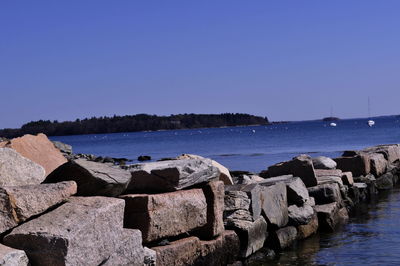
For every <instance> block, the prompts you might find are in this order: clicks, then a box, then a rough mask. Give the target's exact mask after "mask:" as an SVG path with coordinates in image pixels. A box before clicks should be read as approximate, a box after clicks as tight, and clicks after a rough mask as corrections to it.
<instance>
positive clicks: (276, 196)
mask: <svg viewBox="0 0 400 266" xmlns="http://www.w3.org/2000/svg"><path fill="white" fill-rule="evenodd" d="M286 193H287V192H286V185H285V183H283V182H279V183H276V184H274V185H271V186H262V191H261V204H262V205H261V206H262V214H263V216H264V217H266V220H267V221H268V223H269V224H271V225H272V226H274V227H278V228H279V227H284V226H285V225H286V224H287V223H288V221H289V217H288V203H287V194H286Z"/></svg>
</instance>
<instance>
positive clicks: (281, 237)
mask: <svg viewBox="0 0 400 266" xmlns="http://www.w3.org/2000/svg"><path fill="white" fill-rule="evenodd" d="M296 239H297V229H296V227H294V226H287V227H284V228H281V229H279V230H276V231H274V232H272V233H271V234H270V237H269V238H268V245H269V246H270V247H272V248H273V249H275V250H278V251H280V250H283V249H285V248H288V247H289V246H291V245H292V244H293V242H294V241H296Z"/></svg>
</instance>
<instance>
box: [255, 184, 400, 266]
mask: <svg viewBox="0 0 400 266" xmlns="http://www.w3.org/2000/svg"><path fill="white" fill-rule="evenodd" d="M353 215H354V216H352V218H351V219H350V223H348V224H346V225H344V226H343V227H341V228H339V229H338V231H337V232H335V233H321V234H318V235H315V236H313V237H311V238H309V239H306V240H304V241H300V242H298V243H297V244H296V245H295V246H293V247H292V248H291V249H289V250H286V251H284V252H283V253H281V254H280V256H279V258H278V259H276V260H274V261H269V262H260V263H259V264H255V265H292V266H294V265H381V266H383V265H400V189H399V188H396V189H394V190H393V191H392V192H389V193H385V194H384V195H381V196H380V198H379V201H377V202H372V203H370V204H364V205H360V206H359V207H358V208H357V210H356V212H355V213H354V214H353Z"/></svg>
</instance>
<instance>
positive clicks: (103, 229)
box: [4, 197, 143, 266]
mask: <svg viewBox="0 0 400 266" xmlns="http://www.w3.org/2000/svg"><path fill="white" fill-rule="evenodd" d="M123 212H124V201H123V200H121V199H114V198H106V197H86V198H82V197H76V198H74V197H73V198H71V199H70V200H69V202H67V203H65V204H64V205H62V206H60V207H58V208H57V209H55V210H53V211H51V212H49V213H46V214H44V215H42V216H40V217H38V218H36V219H34V220H31V221H29V222H27V223H25V224H23V225H20V226H19V227H17V228H15V229H14V230H13V231H12V232H11V233H10V234H9V235H7V236H5V238H4V243H5V244H6V245H8V246H10V247H13V248H17V249H22V250H24V251H25V252H26V253H27V255H28V257H29V260H30V261H31V263H32V264H33V265H52V266H57V265H99V264H101V263H103V262H105V261H107V259H109V258H110V257H111V256H112V255H113V254H114V253H116V252H118V250H119V248H120V246H121V242H123V239H125V237H126V233H125V232H126V231H125V230H123V215H124V213H123ZM136 240H137V241H140V240H141V239H136ZM142 258H143V257H142ZM142 263H143V260H142Z"/></svg>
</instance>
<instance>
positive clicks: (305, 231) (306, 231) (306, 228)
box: [297, 213, 319, 239]
mask: <svg viewBox="0 0 400 266" xmlns="http://www.w3.org/2000/svg"><path fill="white" fill-rule="evenodd" d="M318 226H319V224H318V216H317V213H314V215H313V217H312V218H311V220H310V221H309V223H307V224H305V225H299V226H297V237H298V239H305V238H307V237H309V236H311V235H313V234H315V233H316V232H317V230H318Z"/></svg>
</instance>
